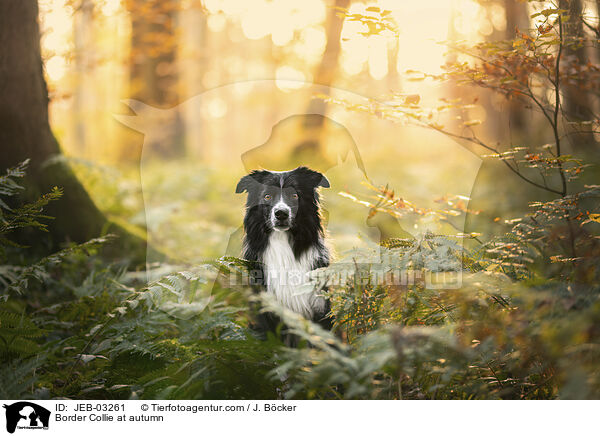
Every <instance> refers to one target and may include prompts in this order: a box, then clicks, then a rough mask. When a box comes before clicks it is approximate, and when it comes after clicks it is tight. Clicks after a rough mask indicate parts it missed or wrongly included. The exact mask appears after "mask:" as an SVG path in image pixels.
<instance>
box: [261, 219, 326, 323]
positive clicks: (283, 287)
mask: <svg viewBox="0 0 600 436" xmlns="http://www.w3.org/2000/svg"><path fill="white" fill-rule="evenodd" d="M318 257H319V252H318V250H317V249H316V248H309V249H308V250H307V251H306V252H305V253H303V254H302V256H300V258H299V259H296V257H295V256H294V252H293V251H292V247H291V246H290V243H289V239H288V233H287V232H280V231H274V232H272V233H271V235H270V237H269V243H268V245H267V248H266V249H265V251H264V253H263V256H262V263H263V265H264V268H265V275H266V277H265V278H266V280H265V283H266V286H267V291H268V292H270V293H272V294H273V295H275V298H276V299H277V300H278V301H279V302H280V303H281V304H283V305H284V306H285V307H287V308H288V309H291V310H293V311H294V312H296V313H299V314H301V315H303V316H304V317H306V318H309V319H310V318H312V316H313V314H314V313H315V312H316V311H321V310H323V308H324V307H325V300H324V299H323V298H322V297H318V296H317V295H316V292H315V290H314V289H312V288H311V287H309V286H306V284H307V283H308V277H307V273H308V272H309V271H311V270H312V269H313V265H315V264H316V262H317V260H318ZM302 285H305V286H302Z"/></svg>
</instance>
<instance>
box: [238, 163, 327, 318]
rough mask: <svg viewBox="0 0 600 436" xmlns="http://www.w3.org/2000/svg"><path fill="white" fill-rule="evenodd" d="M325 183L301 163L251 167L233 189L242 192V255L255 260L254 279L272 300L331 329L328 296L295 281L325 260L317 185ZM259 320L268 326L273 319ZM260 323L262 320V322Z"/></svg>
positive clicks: (299, 281)
mask: <svg viewBox="0 0 600 436" xmlns="http://www.w3.org/2000/svg"><path fill="white" fill-rule="evenodd" d="M319 187H324V188H329V181H328V180H327V178H325V176H323V175H322V174H321V173H319V172H317V171H313V170H311V169H309V168H307V167H298V168H296V169H295V170H292V171H281V172H279V171H266V170H257V171H253V172H251V173H250V174H248V175H247V176H245V177H242V179H241V180H240V181H239V183H238V185H237V188H236V190H235V192H236V193H238V194H240V193H242V192H247V193H248V200H247V202H246V216H245V217H244V231H245V236H244V244H243V253H242V256H243V258H244V259H246V260H248V261H251V262H255V263H256V265H257V267H256V268H257V269H258V271H253V273H254V274H252V275H253V276H254V282H255V283H256V284H257V285H259V286H261V287H262V288H263V289H266V291H267V292H269V293H271V294H273V295H274V296H275V298H276V299H277V301H279V302H280V303H281V304H282V305H283V306H285V307H287V308H288V309H291V310H292V311H294V312H296V313H299V314H301V315H303V316H304V317H305V318H308V319H310V320H312V321H314V322H318V323H320V324H321V325H322V326H323V327H325V328H331V320H330V318H329V317H328V314H329V310H330V306H329V301H328V300H326V299H325V298H323V297H321V296H319V295H317V292H318V291H320V290H315V289H312V290H311V289H310V288H308V287H307V286H305V287H303V288H301V285H303V284H306V283H307V282H308V278H307V273H308V272H309V271H311V270H314V269H316V268H321V267H324V266H328V265H329V251H328V249H327V248H326V247H325V244H324V236H323V226H322V225H321V216H320V213H319V193H318V192H317V188H319ZM267 317H268V320H265V319H264V317H263V319H261V320H259V322H260V323H261V324H262V326H261V327H262V328H265V329H269V330H271V329H273V328H274V327H275V326H276V324H274V323H276V322H277V319H276V318H275V317H273V316H272V315H268V316H267ZM265 323H266V325H265Z"/></svg>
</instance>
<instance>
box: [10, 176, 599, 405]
mask: <svg viewBox="0 0 600 436" xmlns="http://www.w3.org/2000/svg"><path fill="white" fill-rule="evenodd" d="M25 168H26V164H23V165H21V166H19V167H17V168H15V169H11V170H9V171H8V173H7V174H6V175H5V176H4V177H2V178H0V256H2V264H3V265H2V266H1V267H0V286H1V289H2V294H1V296H0V300H1V303H0V359H1V362H2V373H1V374H2V375H1V376H0V396H2V397H3V398H15V399H16V398H38V399H45V398H59V397H60V398H73V399H246V398H253V399H277V398H296V399H304V398H324V399H335V398H364V399H432V398H435V399H483V398H490V399H493V398H507V399H536V398H545V399H548V398H598V397H599V392H600V390H599V388H600V374H599V371H598V369H599V367H598V361H599V360H598V357H599V353H600V343H599V336H600V328H599V327H598V326H599V325H600V323H599V320H600V302H599V300H598V291H599V289H598V283H599V280H598V279H599V277H598V270H597V267H596V266H597V259H598V250H599V248H598V242H597V241H598V239H597V236H595V235H594V234H592V233H591V232H590V231H588V229H589V228H590V224H591V225H596V224H595V223H594V222H593V220H591V221H590V220H589V218H586V217H589V216H590V215H589V213H587V215H586V212H582V215H581V216H580V218H579V221H578V222H576V224H577V226H576V228H577V234H576V237H575V240H574V242H573V243H574V244H575V245H574V247H575V250H576V253H577V255H576V259H571V258H568V256H567V255H565V254H564V250H563V248H564V247H563V245H564V244H563V242H564V241H562V240H561V236H560V235H562V234H563V233H564V232H566V231H568V230H569V229H565V228H564V225H563V224H560V223H561V222H562V221H560V218H561V217H562V215H561V214H562V213H564V208H565V207H568V208H569V209H568V213H569V214H570V216H577V213H578V210H579V207H580V200H581V199H583V197H585V198H591V197H597V196H598V188H597V187H591V188H589V189H588V190H587V191H586V192H585V193H582V194H579V195H578V196H577V198H575V196H573V197H571V198H567V199H566V204H565V202H563V203H561V204H558V203H556V202H554V203H544V204H539V205H537V206H535V208H536V213H534V214H532V215H531V216H529V217H524V218H523V220H521V221H519V222H517V223H515V225H514V227H513V229H512V231H511V232H510V233H509V234H507V235H505V236H503V237H500V238H496V239H493V240H491V241H489V242H487V243H485V244H482V245H481V246H480V247H479V248H477V249H473V250H471V251H465V250H464V249H463V248H462V247H460V246H459V245H457V244H456V242H455V241H452V240H450V239H449V238H447V237H443V236H438V235H432V234H424V235H422V236H421V237H420V238H417V239H414V240H395V241H394V240H391V241H387V243H386V244H384V245H385V246H383V247H380V248H381V250H380V251H379V252H377V253H376V254H374V253H373V252H371V251H369V250H364V251H353V252H352V253H349V254H348V255H347V257H346V258H342V259H340V261H339V262H337V263H335V264H334V265H332V266H331V267H329V268H325V269H322V270H318V271H316V272H315V273H314V279H315V280H316V281H318V282H320V283H327V285H328V290H327V293H328V295H329V297H330V298H331V301H332V312H333V315H334V317H335V320H336V321H335V327H334V331H333V332H328V331H324V330H322V329H321V328H320V327H319V326H318V325H315V324H313V323H311V322H309V321H307V320H305V319H303V318H301V317H300V316H298V315H296V314H294V313H291V312H289V311H288V310H286V309H283V308H282V307H280V306H279V305H278V304H277V303H276V302H275V301H273V300H272V299H271V298H269V296H268V295H259V296H256V295H254V294H253V293H252V292H251V290H250V289H246V288H244V287H243V286H237V287H234V288H230V287H227V286H226V285H225V283H226V277H227V276H228V275H229V274H234V273H236V274H237V273H239V272H240V271H241V270H242V269H243V268H244V262H243V261H241V260H239V259H235V258H222V259H219V260H218V261H215V262H212V263H210V264H204V265H199V266H198V267H196V268H191V269H190V268H183V267H180V266H178V265H168V264H162V265H156V266H155V267H153V268H151V269H150V270H149V271H147V272H141V271H132V270H130V269H128V268H127V265H122V264H110V263H107V262H106V261H104V260H103V259H102V258H101V257H100V256H99V254H98V253H99V248H100V247H101V246H102V245H104V244H110V243H111V239H112V237H111V236H110V235H106V236H103V237H101V238H98V239H95V240H92V241H89V242H87V243H85V244H80V245H71V246H69V247H65V248H64V249H63V250H62V251H60V252H58V253H55V254H53V255H51V256H49V257H46V258H44V259H41V260H40V259H37V260H35V261H32V262H30V263H26V262H22V263H21V264H19V263H16V262H14V259H22V258H23V259H24V258H27V256H26V254H27V250H28V248H27V247H20V246H17V245H15V244H13V243H12V242H10V232H11V231H13V230H14V229H16V228H19V227H23V226H28V227H36V228H38V230H39V231H44V230H45V224H44V223H45V222H46V220H48V219H50V218H49V217H46V216H44V215H43V207H44V205H45V204H46V203H47V202H49V201H60V199H59V198H60V191H59V190H54V191H53V192H51V193H49V194H48V195H46V196H44V197H42V198H41V199H40V200H39V201H38V202H36V203H34V204H26V205H23V206H22V207H20V208H18V209H10V208H9V207H8V206H7V205H6V203H5V202H4V201H3V199H5V198H6V197H8V196H16V195H18V193H19V192H20V190H21V189H20V187H19V186H20V185H19V179H20V178H21V177H23V175H24V172H25ZM536 214H537V215H536ZM559 215H560V216H559ZM557 216H558V218H557ZM586 220H587V221H586ZM568 248H569V249H571V248H573V247H572V246H569V247H568ZM14 253H19V255H18V256H15V255H14ZM374 256H377V259H379V260H378V261H374ZM341 270H343V271H344V272H345V273H346V276H345V278H344V279H343V280H339V278H337V277H338V275H339V273H340V271H341ZM393 271H405V272H406V271H409V272H411V277H413V278H415V279H414V280H393V277H392V276H391V272H393ZM434 273H440V274H442V273H443V274H450V275H452V276H453V280H455V281H454V282H453V283H454V285H453V286H450V287H446V288H444V287H441V288H436V287H435V286H430V285H431V282H428V277H431V274H434ZM428 274H429V275H428ZM257 300H259V301H258V302H259V303H260V305H261V306H262V307H263V308H264V309H265V310H270V311H273V312H275V313H277V314H278V315H279V316H280V317H281V318H282V319H283V320H284V321H285V325H286V328H287V329H289V330H290V331H291V332H292V333H294V334H296V335H297V336H298V337H299V338H300V345H299V346H298V347H296V348H289V347H286V346H285V344H284V343H283V342H282V341H281V340H280V339H279V337H278V336H277V335H275V334H272V335H269V336H268V337H267V338H263V337H259V336H258V335H257V334H256V333H255V332H254V331H253V330H252V329H251V328H250V325H251V320H252V313H251V311H250V308H251V307H254V305H253V303H256V302H257Z"/></svg>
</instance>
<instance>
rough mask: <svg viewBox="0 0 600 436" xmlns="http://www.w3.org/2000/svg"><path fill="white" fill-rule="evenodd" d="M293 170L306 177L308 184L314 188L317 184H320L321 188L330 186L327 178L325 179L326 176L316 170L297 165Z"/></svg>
mask: <svg viewBox="0 0 600 436" xmlns="http://www.w3.org/2000/svg"><path fill="white" fill-rule="evenodd" d="M294 172H295V173H297V174H300V175H302V176H303V177H306V179H307V180H308V181H309V182H310V184H311V185H312V186H313V187H315V188H318V187H319V186H322V187H323V188H329V187H330V186H331V185H330V184H329V180H327V177H325V176H324V175H323V174H321V173H320V172H318V171H314V170H311V169H310V168H307V167H298V168H296V169H295V170H294Z"/></svg>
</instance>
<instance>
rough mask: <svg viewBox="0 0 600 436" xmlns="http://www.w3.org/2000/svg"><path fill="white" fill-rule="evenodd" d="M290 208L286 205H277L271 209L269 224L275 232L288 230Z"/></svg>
mask: <svg viewBox="0 0 600 436" xmlns="http://www.w3.org/2000/svg"><path fill="white" fill-rule="evenodd" d="M290 212H291V210H290V208H289V206H288V205H287V204H284V203H279V204H277V205H275V207H274V208H273V212H272V213H271V222H272V223H273V228H274V229H275V230H284V231H285V230H288V229H289V228H290V225H291V222H290Z"/></svg>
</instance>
